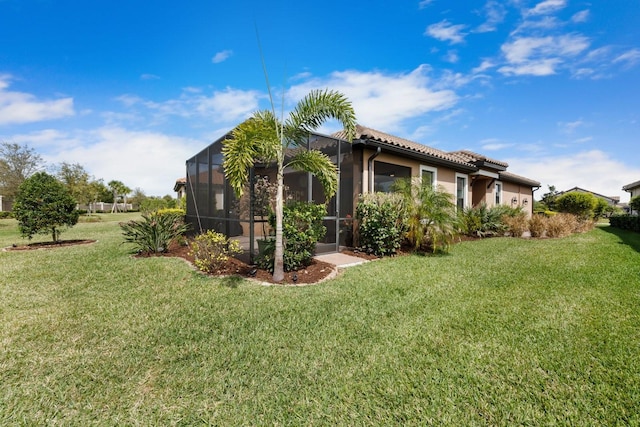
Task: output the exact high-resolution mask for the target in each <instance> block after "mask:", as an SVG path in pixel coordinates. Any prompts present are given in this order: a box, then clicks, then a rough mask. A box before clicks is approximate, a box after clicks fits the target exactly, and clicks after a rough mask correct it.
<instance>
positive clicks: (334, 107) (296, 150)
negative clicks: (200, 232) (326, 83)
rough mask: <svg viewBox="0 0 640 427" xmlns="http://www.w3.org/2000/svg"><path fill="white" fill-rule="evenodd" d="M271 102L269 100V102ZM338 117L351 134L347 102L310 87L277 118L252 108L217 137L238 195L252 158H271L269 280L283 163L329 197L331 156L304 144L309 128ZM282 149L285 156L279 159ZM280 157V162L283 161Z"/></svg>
mask: <svg viewBox="0 0 640 427" xmlns="http://www.w3.org/2000/svg"><path fill="white" fill-rule="evenodd" d="M272 107H273V103H272ZM331 118H333V119H336V120H338V121H339V122H340V123H341V124H342V126H343V128H344V130H345V135H346V136H347V139H348V140H349V141H351V139H352V138H353V137H354V135H355V129H356V118H355V112H354V111H353V107H352V106H351V102H349V100H348V99H347V98H346V97H345V96H344V95H343V94H341V93H339V92H335V91H329V90H325V91H312V92H310V93H309V94H308V95H307V96H305V97H304V98H303V99H302V100H300V102H298V104H297V105H296V106H295V108H294V109H293V111H292V112H291V113H289V115H288V117H287V118H286V119H285V120H284V121H281V120H279V119H278V118H277V117H276V114H275V111H273V110H272V111H258V112H256V113H254V115H253V116H252V117H251V118H250V119H249V120H247V121H245V122H244V123H242V124H240V125H239V126H238V127H236V128H235V129H234V130H233V132H232V137H231V138H230V139H227V140H225V141H224V142H223V144H224V145H223V149H222V152H223V154H224V170H225V175H226V177H227V179H228V180H229V184H230V185H231V187H232V188H233V189H234V190H235V192H236V195H238V196H241V195H242V192H243V188H244V187H245V185H247V182H248V181H249V169H250V168H251V167H252V166H253V165H254V163H255V162H256V161H257V160H260V161H263V162H266V163H272V162H273V163H275V164H276V182H277V191H276V202H275V206H276V209H275V216H276V236H275V254H274V269H273V280H274V281H276V282H280V281H282V280H283V279H284V246H283V240H282V219H283V209H284V198H283V193H284V191H283V187H284V169H285V167H291V168H293V169H295V170H298V171H304V172H310V173H312V174H314V175H315V176H316V177H317V178H318V181H320V183H321V184H322V186H323V188H324V192H325V195H326V199H327V200H329V199H330V198H331V197H332V196H333V195H334V194H335V193H336V190H337V187H338V175H337V171H336V167H335V165H334V164H333V163H332V162H331V159H330V158H329V157H328V156H327V155H325V154H323V153H321V152H320V151H317V150H307V149H306V142H307V138H308V136H309V133H310V132H311V131H313V130H315V129H317V128H318V127H320V126H321V125H322V124H323V123H324V122H325V121H326V120H328V119H331ZM285 155H287V156H289V155H291V157H290V158H287V159H285ZM285 161H286V162H285Z"/></svg>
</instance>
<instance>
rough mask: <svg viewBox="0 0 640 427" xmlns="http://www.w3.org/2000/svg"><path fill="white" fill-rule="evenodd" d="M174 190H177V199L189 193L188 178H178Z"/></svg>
mask: <svg viewBox="0 0 640 427" xmlns="http://www.w3.org/2000/svg"><path fill="white" fill-rule="evenodd" d="M173 191H175V192H176V199H178V200H180V199H182V198H183V197H184V196H185V195H186V194H187V178H178V179H176V183H175V184H174V186H173Z"/></svg>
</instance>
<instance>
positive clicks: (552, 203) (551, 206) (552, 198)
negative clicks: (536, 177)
mask: <svg viewBox="0 0 640 427" xmlns="http://www.w3.org/2000/svg"><path fill="white" fill-rule="evenodd" d="M548 188H549V191H548V192H547V193H544V194H543V195H542V199H541V200H540V202H541V203H542V204H543V205H544V206H545V209H546V210H550V211H555V210H556V199H557V198H558V191H557V190H556V187H555V185H549V186H548Z"/></svg>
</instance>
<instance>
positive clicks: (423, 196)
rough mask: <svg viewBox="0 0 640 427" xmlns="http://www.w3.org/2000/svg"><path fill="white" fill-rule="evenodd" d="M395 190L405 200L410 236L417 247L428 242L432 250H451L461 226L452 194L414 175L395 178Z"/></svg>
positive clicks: (407, 235) (411, 241)
mask: <svg viewBox="0 0 640 427" xmlns="http://www.w3.org/2000/svg"><path fill="white" fill-rule="evenodd" d="M394 190H395V191H396V192H397V193H399V194H401V195H402V196H403V198H404V201H405V209H406V212H407V229H408V231H407V234H406V237H407V240H409V242H410V243H411V244H412V245H413V246H414V247H415V249H416V250H419V249H420V248H421V247H423V246H428V247H431V249H432V250H433V252H440V253H446V252H448V251H449V247H450V246H451V244H452V243H453V242H454V239H455V236H456V233H457V229H458V226H457V222H458V220H457V217H456V212H455V206H456V205H455V203H453V201H452V196H451V194H449V193H448V192H447V191H446V190H445V189H444V188H442V187H439V188H433V186H431V185H428V184H424V183H422V182H421V181H420V179H415V178H414V179H411V178H408V179H406V180H398V181H396V182H395V183H394Z"/></svg>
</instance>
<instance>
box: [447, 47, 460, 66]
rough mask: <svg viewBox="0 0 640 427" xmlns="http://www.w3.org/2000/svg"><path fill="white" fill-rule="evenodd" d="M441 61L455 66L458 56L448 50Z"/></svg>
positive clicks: (455, 52)
mask: <svg viewBox="0 0 640 427" xmlns="http://www.w3.org/2000/svg"><path fill="white" fill-rule="evenodd" d="M443 59H444V60H445V61H447V62H450V63H452V64H455V63H456V62H458V61H460V56H458V51H457V50H449V51H447V54H446V55H445V56H444V58H443Z"/></svg>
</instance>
